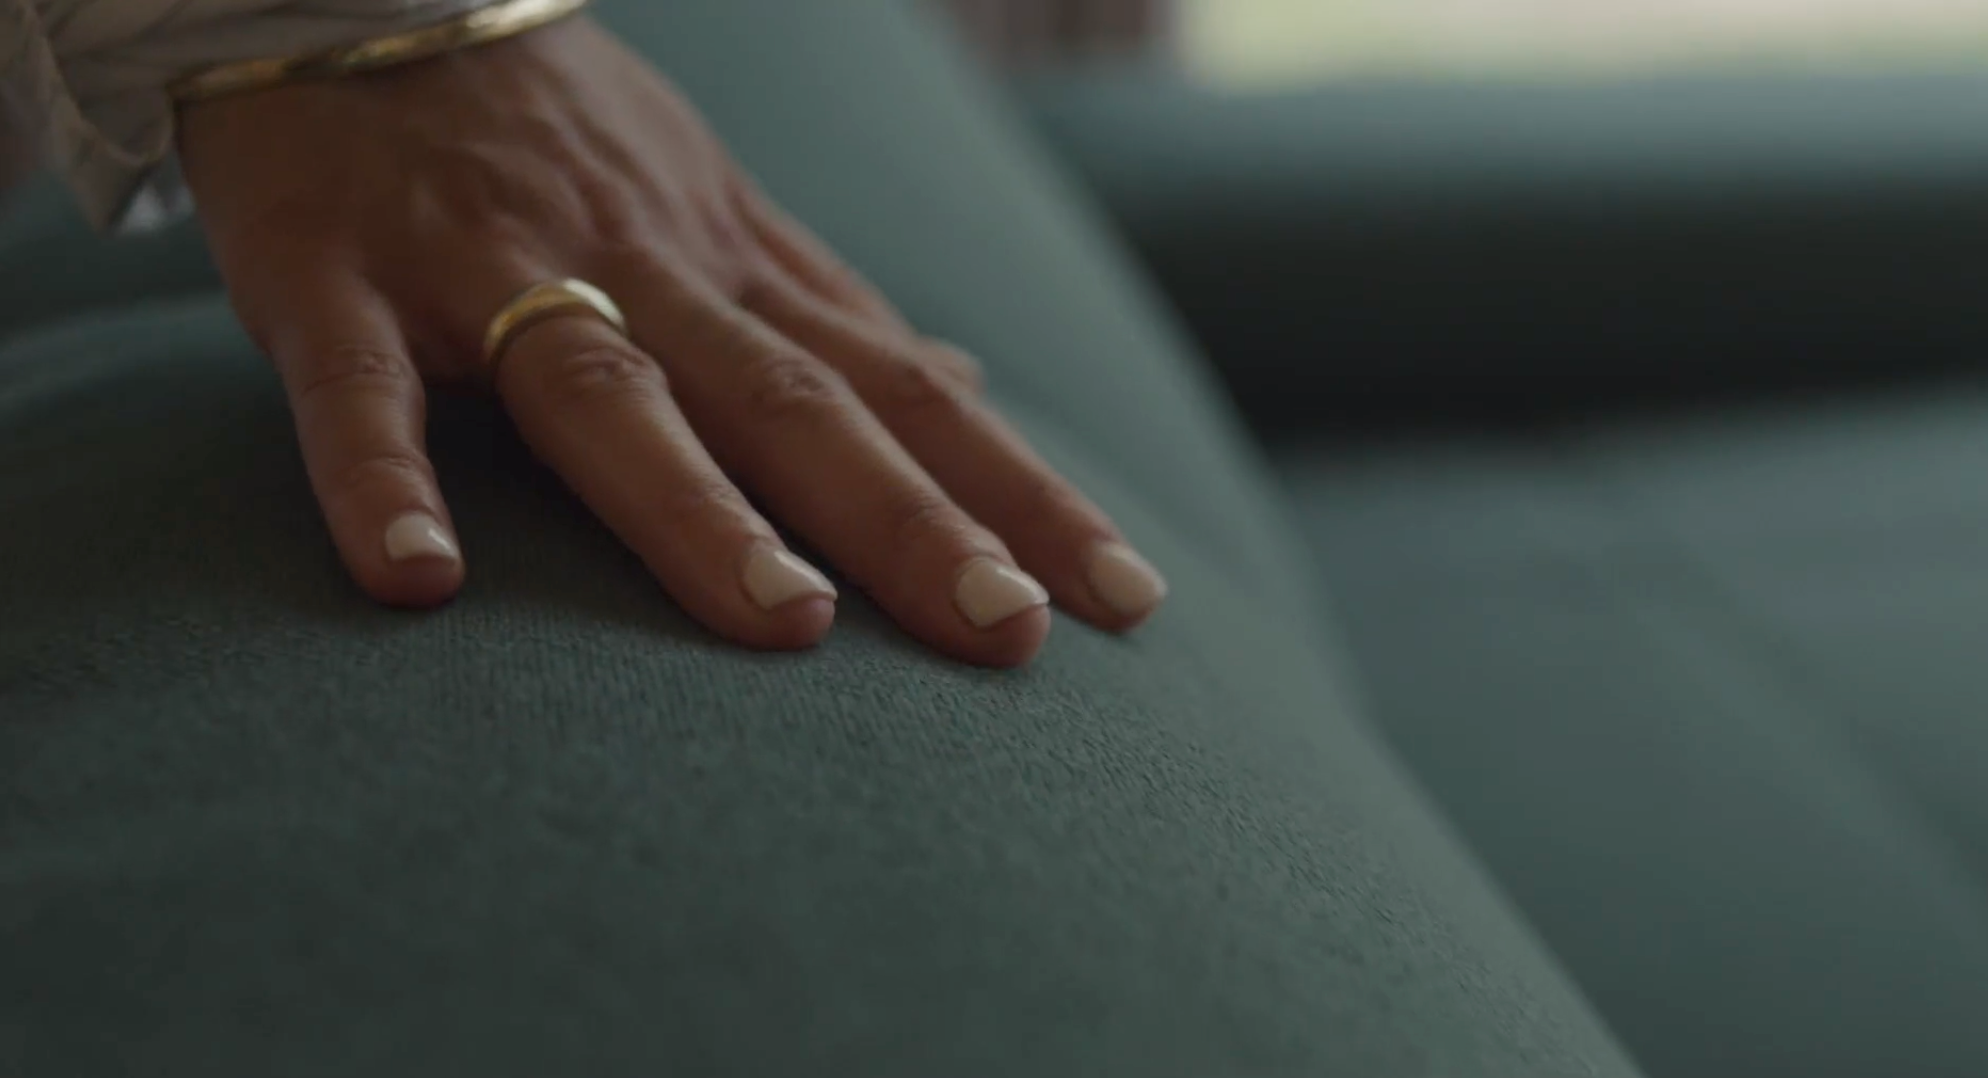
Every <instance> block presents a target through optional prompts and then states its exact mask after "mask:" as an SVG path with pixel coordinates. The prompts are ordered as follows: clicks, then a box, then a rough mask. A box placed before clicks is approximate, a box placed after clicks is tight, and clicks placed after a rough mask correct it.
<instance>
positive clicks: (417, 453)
mask: <svg viewBox="0 0 1988 1078" xmlns="http://www.w3.org/2000/svg"><path fill="white" fill-rule="evenodd" d="M262 293H263V296H264V297H266V299H265V300H264V302H262V303H261V304H260V305H257V306H245V309H244V321H245V322H247V323H248V325H249V326H250V328H251V329H252V330H253V331H254V332H255V333H256V336H257V337H258V338H259V339H261V340H262V341H264V342H265V343H266V344H267V345H268V347H269V349H270V353H271V356H272V358H273V359H274V360H275V362H276V368H277V370H278V372H279V373H280V374H281V376H282V379H283V385H284V388H285V390H286V391H287V393H288V395H289V399H290V408H291V411H292V413H293V414H294V416H295V420H296V424H297V437H298V441H299V443H300V444H301V446H302V448H303V454H304V465H305V467H306V469H307V470H308V471H309V473H310V480H311V488H312V490H313V491H314V492H315V493H316V494H317V499H318V504H319V505H320V506H321V507H322V508H323V510H324V516H325V522H326V524H328V525H329V527H330V529H331V535H332V541H333V542H334V543H335V544H336V545H337V547H338V552H339V555H340V557H341V558H343V559H344V561H345V565H346V568H347V569H348V570H349V571H350V572H351V574H352V578H353V579H354V580H356V581H357V582H358V584H359V586H360V587H361V588H362V589H364V590H365V592H366V594H368V595H370V596H372V597H373V598H374V599H377V600H378V601H380V602H382V603H386V604H389V605H392V606H406V607H430V606H436V605H439V604H441V603H443V602H446V601H447V600H448V599H449V598H450V597H451V596H453V595H455V593H456V591H457V590H458V589H460V588H461V587H462V580H463V562H462V556H461V553H460V548H459V546H458V544H457V540H456V535H455V529H454V527H453V525H452V524H451V523H450V521H449V513H448V509H447V507H446V506H445V505H444V504H443V501H442V494H441V490H440V488H439V487H438V486H437V485H436V483H435V471H434V468H433V467H432V466H431V465H430V464H429V462H428V454H427V451H426V449H425V448H424V445H423V443H424V437H423V426H424V424H425V421H426V420H425V416H426V398H425V396H424V394H423V391H422V386H421V376H420V374H419V372H418V371H417V370H416V369H415V367H414V364H413V362H412V361H411V360H410V359H409V358H408V355H407V349H406V345H405V343H404V341H403V339H402V336H401V331H400V326H399V323H398V321H397V319H396V318H395V317H394V315H393V312H392V310H391V309H389V307H388V306H387V303H386V301H385V300H384V299H383V298H382V297H381V296H380V295H379V294H378V293H376V292H375V291H373V289H372V288H371V286H369V285H367V284H366V283H365V282H364V281H362V280H360V279H359V278H358V277H357V276H356V275H341V274H337V273H326V274H323V275H320V276H317V277H314V278H308V279H299V280H295V281H292V282H287V283H286V284H284V285H276V284H271V283H267V282H266V283H265V284H264V286H263V288H262ZM279 297H280V298H279Z"/></svg>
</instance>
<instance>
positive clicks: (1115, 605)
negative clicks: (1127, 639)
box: [1085, 543, 1167, 618]
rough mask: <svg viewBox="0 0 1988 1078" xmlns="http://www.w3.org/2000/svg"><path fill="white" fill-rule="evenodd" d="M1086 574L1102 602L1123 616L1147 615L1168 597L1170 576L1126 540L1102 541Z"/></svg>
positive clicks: (1099, 600) (1093, 592) (1093, 590)
mask: <svg viewBox="0 0 1988 1078" xmlns="http://www.w3.org/2000/svg"><path fill="white" fill-rule="evenodd" d="M1085 575H1086V576H1088V577H1089V578H1090V582H1091V593H1092V594H1094V595H1096V596H1097V597H1098V602H1101V603H1103V604H1104V605H1106V606H1108V607H1110V608H1111V610H1112V612H1113V613H1115V614H1118V615H1119V616H1121V617H1127V618H1143V617H1145V616H1146V615H1148V614H1150V613H1152V612H1153V611H1155V610H1158V609H1159V608H1160V604H1161V603H1163V602H1165V601H1166V598H1167V578H1166V577H1163V576H1161V575H1160V571H1159V570H1158V569H1155V568H1153V563H1151V562H1149V561H1147V560H1146V559H1144V558H1142V557H1140V556H1139V554H1138V552H1137V551H1135V550H1133V549H1132V548H1131V547H1129V546H1126V545H1125V544H1124V543H1099V544H1098V545H1097V547H1096V548H1095V549H1093V550H1092V551H1091V560H1090V565H1089V566H1088V567H1087V568H1086V570H1085Z"/></svg>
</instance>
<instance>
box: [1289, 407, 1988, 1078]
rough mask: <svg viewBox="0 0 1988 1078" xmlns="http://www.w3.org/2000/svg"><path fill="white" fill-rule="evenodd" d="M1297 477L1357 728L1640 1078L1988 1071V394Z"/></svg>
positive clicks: (1604, 434) (1317, 465)
mask: <svg viewBox="0 0 1988 1078" xmlns="http://www.w3.org/2000/svg"><path fill="white" fill-rule="evenodd" d="M1288 469H1289V475H1290V480H1291V483H1292V485H1293V488H1294V490H1296V491H1297V492H1298V494H1299V496H1300V499H1301V500H1300V504H1301V506H1302V507H1303V519H1304V521H1305V527H1306V530H1307V532H1308V534H1309V536H1310V537H1311V541H1312V543H1313V545H1314V548H1315V549H1316V550H1317V551H1318V552H1319V555H1320V559H1321V564H1322V567H1323V570H1324V572H1325V574H1326V576H1327V578H1328V579H1329V581H1330V582H1331V584H1332V585H1333V586H1334V591H1335V598H1336V599H1337V600H1338V607H1339V610H1340V611H1341V613H1342V615H1343V620H1344V623H1345V625H1346V626H1347V638H1348V640H1349V641H1350V645H1351V649H1352V653H1353V654H1354V655H1355V656H1356V658H1357V660H1358V665H1359V667H1360V669H1361V670H1362V671H1363V673H1364V674H1365V676H1366V679H1367V684H1368V687H1369V688H1370V690H1371V692H1370V700H1371V702H1372V706H1373V712H1374V714H1375V716H1376V719H1377V721H1378V723H1379V725H1380V726H1381V727H1382V728H1383V729H1384V730H1385V732H1386V734H1387V736H1388V738H1389V739H1390V740H1391V741H1392V742H1393V743H1394V745H1395V746H1396V747H1397V748H1398V749H1399V750H1400V751H1401V753H1402V754H1403V755H1404V756H1405V757H1406V759H1407V760H1408V761H1409V762H1410V763H1411V764H1412V766H1413V768H1414V770H1415V772H1416V774H1417V775H1418V777H1420V778H1421V779H1422V781H1423V782H1424V783H1425V784H1426V785H1427V786H1428V788H1429V789H1430V790H1431V791H1432V792H1433V793H1434V795H1435V796H1436V797H1437V798H1438V799H1439V800H1440V801H1442V802H1443V803H1444V804H1445V806H1446V807H1447V808H1448V809H1449V814H1450V818H1451V819H1453V820H1455V821H1456V822H1457V826H1458V827H1459V829H1460V830H1461V831H1462V833H1463V834H1464V835H1465V836H1467V838H1468V839H1469V840H1470V843H1471V846H1472V848H1473V849H1474V850H1476V851H1477V852H1478V853H1479V854H1480V855H1481V856H1482V857H1483V858H1484V859H1485V861H1486V862H1487V863H1488V864H1489V865H1490V867H1491V868H1492V870H1493V871H1494V872H1495V874H1496V875H1497V876H1498V878H1499V879H1500V880H1501V881H1503V882H1504V883H1505V884H1506V885H1507V886H1508V887H1509V889H1510V890H1511V892H1512V894H1513V895H1514V896H1515V897H1516V898H1517V899H1518V901H1519V902H1520V904H1521V906H1522V907H1523V908H1524V909H1525V911H1526V912H1527V914H1529V915H1530V916H1531V918H1532V919H1533V920H1534V922H1535V923H1536V924H1538V925H1539V927H1540V930H1541V932H1542V933H1543V934H1544V935H1545V936H1546V938H1547V939H1548V941H1549V942H1550V944H1551V945H1552V947H1553V948H1554V950H1555V952H1556V953H1557V954H1559V955H1560V956H1561V957H1562V958H1563V959H1564V960H1565V961H1566V962H1567V963H1568V965H1569V966H1570V967H1571V969H1572V971H1573V973H1574V975H1575V976H1576V978H1577V979H1578V980H1579V982H1580V983H1581V985H1582V986H1583V987H1584V988H1585V989H1586V990H1587V991H1588V992H1589V994H1590V995H1591V997H1592V998H1593V999H1594V1000H1595V1002H1596V1004H1597V1005H1598V1006H1599V1007H1600V1008H1601V1010H1602V1012H1603V1013H1604V1015H1605V1016H1606V1018H1607V1019H1608V1021H1609V1023H1610V1024H1611V1026H1612V1027H1613V1028H1615V1029H1616V1030H1617V1031H1618V1032H1619V1033H1620V1034H1621V1035H1622V1037H1623V1039H1624V1040H1625V1041H1626V1042H1627V1044H1628V1046H1629V1048H1630V1050H1631V1051H1632V1052H1633V1053H1634V1054H1635V1056H1636V1057H1637V1059H1638V1060H1639V1061H1640V1062H1641V1063H1642V1064H1643V1065H1644V1067H1645V1068H1646V1069H1647V1070H1648V1072H1649V1073H1650V1074H1652V1075H1653V1076H1655V1078H1727V1076H1730V1078H1869V1076H1872V1075H1884V1076H1886V1078H1954V1076H1962V1075H1980V1074H1988V1027H1984V1025H1983V1023H1982V1021H1981V1018H1982V1015H1984V1014H1988V786H1985V785H1984V782H1983V776H1984V775H1988V703H1984V702H1988V664H1984V663H1983V662H1982V655H1983V653H1984V650H1988V478H1984V477H1988V384H1982V383H1978V382H1977V383H1958V384H1952V385H1945V384H1941V385H1928V386H1926V387H1923V388H1922V389H1921V390H1919V391H1917V392H1916V393H1914V394H1911V395H1899V396H1873V397H1868V398H1866V399H1863V400H1852V401H1841V402H1818V403H1810V404H1800V405H1797V404H1788V405H1783V406H1780V407H1778V408H1775V409H1773V410H1767V409H1759V410H1749V411H1734V412H1720V413H1706V414H1703V415H1698V416H1694V417H1688V418H1674V419H1667V420H1658V419H1650V420H1643V421H1638V422H1636V423H1625V424H1623V425H1620V426H1609V427H1603V428H1597V429H1589V430H1569V431H1566V432H1564V433H1562V434H1560V435H1558V436H1555V437H1551V438H1548V437H1537V438H1528V439H1491V438H1488V437H1485V438H1477V439H1469V440H1465V439H1458V440H1456V441H1454V442H1450V443H1436V442H1429V443H1426V444H1424V445H1422V446H1421V447H1419V448H1396V449H1392V450H1386V451H1370V452H1367V453H1359V452H1356V451H1355V450H1354V449H1352V448H1350V447H1347V446H1330V447H1320V448H1319V449H1318V450H1317V452H1316V453H1315V454H1313V455H1310V456H1307V457H1302V458H1300V457H1294V458H1293V459H1292V461H1291V462H1290V463H1289V464H1288Z"/></svg>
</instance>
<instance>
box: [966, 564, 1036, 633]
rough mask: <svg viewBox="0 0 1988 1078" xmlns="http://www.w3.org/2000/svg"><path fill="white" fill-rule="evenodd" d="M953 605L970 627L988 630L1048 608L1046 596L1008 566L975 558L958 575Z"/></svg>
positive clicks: (1018, 570) (1030, 580)
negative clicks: (964, 616) (1028, 612)
mask: <svg viewBox="0 0 1988 1078" xmlns="http://www.w3.org/2000/svg"><path fill="white" fill-rule="evenodd" d="M953 601H954V602H955V603H956V604H958V606H959V612H960V613H961V614H964V615H966V620H968V621H970V622H972V623H973V624H974V627H976V628H980V629H991V628H993V627H994V626H996V625H999V624H1001V623H1002V622H1004V621H1007V620H1008V619H1009V618H1012V617H1014V616H1015V615H1017V614H1020V613H1023V612H1025V611H1029V610H1034V609H1035V608H1036V607H1039V606H1048V605H1049V592H1047V591H1045V590H1044V589H1043V586H1042V585H1041V584H1038V583H1036V581H1035V578H1034V577H1032V576H1030V575H1028V574H1027V573H1024V572H1022V571H1021V570H1020V569H1017V568H1015V567H1014V566H1012V565H1007V564H1005V563H1003V562H998V561H995V560H994V559H993V558H975V559H973V560H972V561H970V562H968V563H967V565H966V569H965V570H964V571H962V572H961V573H960V575H959V583H958V584H957V585H955V586H954V590H953Z"/></svg>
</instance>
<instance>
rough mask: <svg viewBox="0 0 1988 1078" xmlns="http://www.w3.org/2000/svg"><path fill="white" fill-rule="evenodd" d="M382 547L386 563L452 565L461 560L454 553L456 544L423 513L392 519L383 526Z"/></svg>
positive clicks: (459, 554)
mask: <svg viewBox="0 0 1988 1078" xmlns="http://www.w3.org/2000/svg"><path fill="white" fill-rule="evenodd" d="M385 544H386V551H387V560H388V561H391V562H396V563H398V562H407V561H415V560H417V559H420V558H440V559H443V560H446V561H455V560H457V559H458V558H460V557H461V556H462V554H461V552H460V551H458V550H457V549H456V541H455V540H454V539H452V538H450V537H449V533H448V530H447V529H446V528H443V527H442V522H441V521H439V520H436V519H435V518H434V517H431V516H429V515H428V514H426V513H418V512H417V513H406V514H403V515H401V516H398V517H395V518H394V521H393V523H391V524H389V525H387V530H386V536H385Z"/></svg>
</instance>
